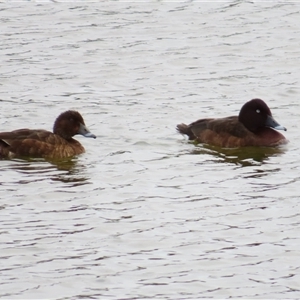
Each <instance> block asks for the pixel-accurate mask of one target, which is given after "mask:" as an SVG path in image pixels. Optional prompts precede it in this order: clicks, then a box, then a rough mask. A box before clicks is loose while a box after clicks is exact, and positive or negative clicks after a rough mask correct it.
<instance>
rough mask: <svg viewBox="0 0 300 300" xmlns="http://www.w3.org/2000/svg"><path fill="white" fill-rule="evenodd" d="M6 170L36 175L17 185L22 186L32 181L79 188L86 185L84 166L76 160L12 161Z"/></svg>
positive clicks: (32, 159) (34, 159) (33, 159)
mask: <svg viewBox="0 0 300 300" xmlns="http://www.w3.org/2000/svg"><path fill="white" fill-rule="evenodd" d="M10 162H11V164H8V165H7V166H6V169H14V170H16V171H18V172H19V173H22V174H26V175H35V176H36V175H38V177H36V178H33V177H32V176H31V177H26V179H22V180H20V181H19V182H18V183H20V184H24V183H29V182H32V181H36V182H37V181H42V180H44V179H45V175H47V176H46V178H47V179H49V178H50V179H51V180H53V181H61V182H64V183H72V186H79V185H83V184H87V183H88V179H89V178H88V177H86V176H85V175H84V170H85V168H86V167H85V165H83V164H79V163H78V158H69V159H63V160H44V159H41V158H38V159H36V158H29V159H13V160H11V161H10Z"/></svg>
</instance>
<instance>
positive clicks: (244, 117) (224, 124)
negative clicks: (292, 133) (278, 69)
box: [177, 98, 288, 148]
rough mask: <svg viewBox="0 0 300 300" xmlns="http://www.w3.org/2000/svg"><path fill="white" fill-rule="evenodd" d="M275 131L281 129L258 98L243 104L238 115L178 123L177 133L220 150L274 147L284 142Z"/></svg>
mask: <svg viewBox="0 0 300 300" xmlns="http://www.w3.org/2000/svg"><path fill="white" fill-rule="evenodd" d="M277 130H284V131H286V128H285V127H283V126H281V125H280V124H279V123H278V122H277V121H276V120H275V119H274V118H273V116H272V113H271V110H270V108H269V107H268V105H267V104H266V103H265V102H264V101H263V100H262V99H258V98H255V99H252V100H250V101H248V102H246V103H245V104H244V105H243V106H242V108H241V110H240V112H239V115H238V116H231V117H225V118H207V119H200V120H197V121H195V122H193V123H191V124H189V125H186V124H183V123H182V124H178V125H177V131H178V132H179V133H181V134H183V135H187V136H188V138H189V140H193V141H195V142H197V143H204V144H208V145H212V146H217V147H222V148H238V147H252V146H253V147H274V146H279V145H282V144H286V143H287V142H288V140H287V139H286V138H285V137H284V135H283V134H281V133H280V132H278V131H277Z"/></svg>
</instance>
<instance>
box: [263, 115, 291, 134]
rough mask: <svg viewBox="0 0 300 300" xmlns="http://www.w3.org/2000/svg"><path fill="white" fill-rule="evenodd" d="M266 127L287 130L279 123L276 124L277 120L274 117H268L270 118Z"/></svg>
mask: <svg viewBox="0 0 300 300" xmlns="http://www.w3.org/2000/svg"><path fill="white" fill-rule="evenodd" d="M266 126H267V127H271V128H274V129H277V130H284V131H286V128H285V127H283V126H281V125H280V124H279V123H278V122H276V121H275V119H274V118H273V117H272V116H268V118H267V120H266Z"/></svg>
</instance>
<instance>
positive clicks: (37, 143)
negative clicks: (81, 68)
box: [0, 110, 96, 159]
mask: <svg viewBox="0 0 300 300" xmlns="http://www.w3.org/2000/svg"><path fill="white" fill-rule="evenodd" d="M76 134H81V135H83V136H85V137H92V138H96V136H95V135H93V134H92V133H91V132H90V131H89V130H88V129H87V128H86V126H85V123H84V120H83V118H82V116H81V115H80V114H79V113H78V112H77V111H72V110H68V111H66V112H64V113H62V114H61V115H59V116H58V118H57V119H56V121H55V123H54V126H53V133H52V132H50V131H47V130H43V129H18V130H14V131H11V132H1V133H0V158H13V157H41V158H49V159H61V158H67V157H71V156H74V155H78V154H81V153H83V152H84V151H85V150H84V147H83V146H82V145H81V144H80V143H79V142H78V141H77V140H75V139H73V138H72V137H73V136H74V135H76Z"/></svg>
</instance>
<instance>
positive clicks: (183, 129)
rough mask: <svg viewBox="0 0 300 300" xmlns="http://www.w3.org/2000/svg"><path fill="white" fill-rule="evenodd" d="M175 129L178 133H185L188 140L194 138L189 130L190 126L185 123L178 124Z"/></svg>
mask: <svg viewBox="0 0 300 300" xmlns="http://www.w3.org/2000/svg"><path fill="white" fill-rule="evenodd" d="M176 129H177V131H178V132H179V133H181V134H186V135H187V136H188V137H189V140H194V139H195V138H196V137H195V135H194V134H193V132H192V130H191V127H190V126H188V125H186V124H183V123H181V124H178V125H177V127H176Z"/></svg>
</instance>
